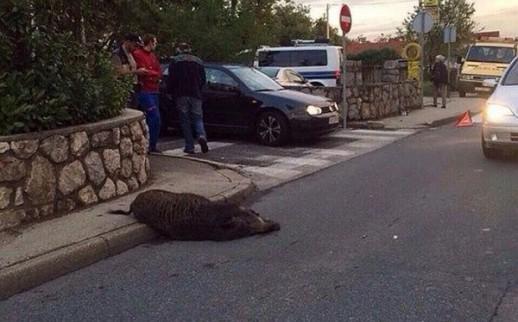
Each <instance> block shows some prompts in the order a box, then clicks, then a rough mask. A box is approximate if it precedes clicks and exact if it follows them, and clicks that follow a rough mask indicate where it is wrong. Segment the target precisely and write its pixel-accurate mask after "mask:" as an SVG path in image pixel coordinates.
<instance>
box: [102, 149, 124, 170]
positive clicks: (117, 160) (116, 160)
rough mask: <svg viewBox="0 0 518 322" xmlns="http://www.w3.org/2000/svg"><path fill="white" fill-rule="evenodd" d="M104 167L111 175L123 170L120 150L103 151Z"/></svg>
mask: <svg viewBox="0 0 518 322" xmlns="http://www.w3.org/2000/svg"><path fill="white" fill-rule="evenodd" d="M103 158H104V166H105V167H106V170H107V171H108V173H109V174H116V173H117V172H118V171H119V170H120V168H121V156H120V153H119V150H118V149H117V150H115V149H106V150H104V151H103Z"/></svg>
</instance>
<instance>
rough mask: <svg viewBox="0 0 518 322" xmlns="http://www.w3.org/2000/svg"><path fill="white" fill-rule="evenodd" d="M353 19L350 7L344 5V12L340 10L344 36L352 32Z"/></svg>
mask: <svg viewBox="0 0 518 322" xmlns="http://www.w3.org/2000/svg"><path fill="white" fill-rule="evenodd" d="M351 25H352V18H351V10H350V9H349V6H348V5H346V4H344V5H342V10H340V27H341V28H342V31H343V33H344V34H346V33H348V32H349V31H351Z"/></svg>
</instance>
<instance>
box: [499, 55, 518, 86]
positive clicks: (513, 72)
mask: <svg viewBox="0 0 518 322" xmlns="http://www.w3.org/2000/svg"><path fill="white" fill-rule="evenodd" d="M502 85H504V86H505V85H507V86H513V85H514V86H516V85H518V60H515V61H514V64H513V65H512V66H511V67H510V68H509V71H508V72H507V74H506V75H505V78H504V81H503V82H502Z"/></svg>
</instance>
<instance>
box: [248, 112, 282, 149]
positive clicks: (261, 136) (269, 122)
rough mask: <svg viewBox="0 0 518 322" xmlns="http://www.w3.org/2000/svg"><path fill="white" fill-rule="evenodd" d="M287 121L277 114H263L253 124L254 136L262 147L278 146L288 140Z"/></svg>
mask: <svg viewBox="0 0 518 322" xmlns="http://www.w3.org/2000/svg"><path fill="white" fill-rule="evenodd" d="M289 131H290V129H289V126H288V121H287V120H286V118H285V117H284V115H282V114H281V113H279V112H273V111H272V112H264V113H261V114H260V115H259V117H258V118H257V121H256V123H255V136H256V138H257V140H258V141H259V142H260V143H261V144H264V145H268V146H280V145H282V144H284V143H285V142H286V141H287V140H288V138H289V135H290V134H289Z"/></svg>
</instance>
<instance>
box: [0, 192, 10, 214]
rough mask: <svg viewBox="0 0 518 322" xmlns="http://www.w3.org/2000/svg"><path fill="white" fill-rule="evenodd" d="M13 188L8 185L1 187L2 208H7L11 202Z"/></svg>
mask: <svg viewBox="0 0 518 322" xmlns="http://www.w3.org/2000/svg"><path fill="white" fill-rule="evenodd" d="M12 194H13V189H11V188H7V187H0V209H5V208H7V207H8V206H9V205H10V204H11V195H12Z"/></svg>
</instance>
